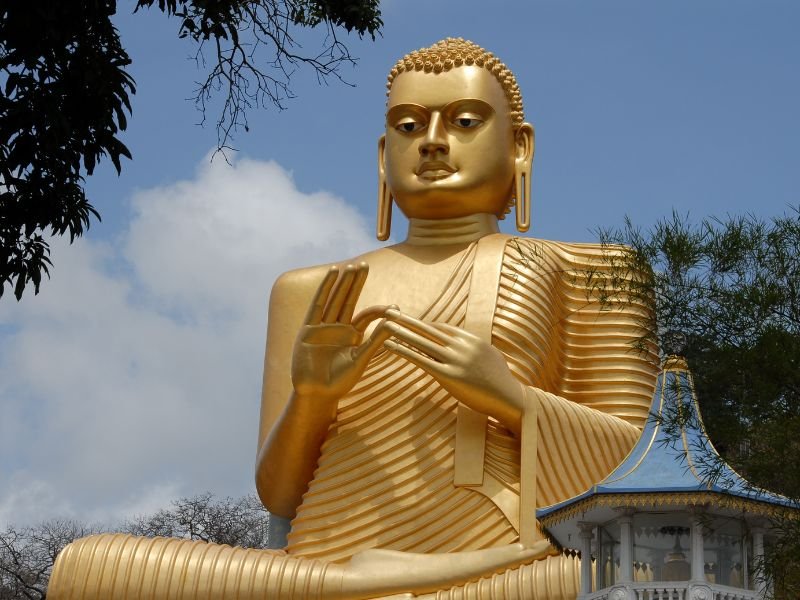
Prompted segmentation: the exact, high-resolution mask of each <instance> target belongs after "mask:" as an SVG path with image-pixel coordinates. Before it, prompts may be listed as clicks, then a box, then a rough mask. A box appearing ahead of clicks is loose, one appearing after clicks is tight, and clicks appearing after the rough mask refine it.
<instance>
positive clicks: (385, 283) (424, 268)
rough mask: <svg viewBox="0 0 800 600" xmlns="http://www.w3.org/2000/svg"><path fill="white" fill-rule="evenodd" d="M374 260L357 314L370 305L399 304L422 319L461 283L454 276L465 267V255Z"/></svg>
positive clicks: (370, 261)
mask: <svg viewBox="0 0 800 600" xmlns="http://www.w3.org/2000/svg"><path fill="white" fill-rule="evenodd" d="M370 258H371V260H369V261H368V264H369V265H370V271H369V276H368V277H367V281H366V283H365V284H364V289H363V291H362V292H361V296H360V298H359V301H358V305H357V309H356V310H357V311H358V310H363V309H364V308H367V307H370V306H380V305H391V304H395V305H397V306H398V307H399V308H400V310H401V311H403V312H404V313H406V314H409V315H413V316H421V315H423V314H424V313H425V312H426V311H427V310H428V309H429V308H430V307H431V306H432V305H434V304H435V303H436V301H437V299H439V298H440V297H441V295H442V294H443V293H444V292H446V291H447V289H448V286H449V285H457V284H458V283H457V282H455V281H454V275H456V274H457V271H458V270H459V268H461V270H463V268H464V264H463V262H464V256H463V253H457V254H455V255H453V256H450V257H446V258H443V259H440V260H430V261H420V260H415V259H414V258H412V257H406V256H400V257H397V256H395V257H392V259H393V260H386V257H384V256H381V255H377V256H375V257H370ZM467 283H468V282H467ZM461 284H462V285H463V282H461Z"/></svg>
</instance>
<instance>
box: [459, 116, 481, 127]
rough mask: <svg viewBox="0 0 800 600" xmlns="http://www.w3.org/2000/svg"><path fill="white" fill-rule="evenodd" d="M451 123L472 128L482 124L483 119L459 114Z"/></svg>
mask: <svg viewBox="0 0 800 600" xmlns="http://www.w3.org/2000/svg"><path fill="white" fill-rule="evenodd" d="M453 123H454V124H455V125H456V126H458V127H461V128H462V129H473V128H475V127H479V126H480V125H482V124H483V119H479V118H477V117H474V116H472V115H460V116H458V117H456V118H455V119H454V120H453Z"/></svg>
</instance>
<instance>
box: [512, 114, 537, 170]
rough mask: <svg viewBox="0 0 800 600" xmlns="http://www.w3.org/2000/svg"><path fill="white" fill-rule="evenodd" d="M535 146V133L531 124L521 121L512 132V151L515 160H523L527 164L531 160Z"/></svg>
mask: <svg viewBox="0 0 800 600" xmlns="http://www.w3.org/2000/svg"><path fill="white" fill-rule="evenodd" d="M535 148H536V134H535V132H534V130H533V125H531V124H530V123H523V124H522V125H520V126H519V127H518V128H517V130H516V132H515V134H514V153H515V158H516V160H524V161H526V162H527V163H528V164H530V162H531V161H532V160H533V153H534V150H535Z"/></svg>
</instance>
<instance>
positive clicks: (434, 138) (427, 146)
mask: <svg viewBox="0 0 800 600" xmlns="http://www.w3.org/2000/svg"><path fill="white" fill-rule="evenodd" d="M437 152H439V153H441V154H447V153H448V152H450V144H449V143H448V141H447V129H446V128H445V126H444V121H443V120H442V115H441V114H440V113H438V112H435V113H433V115H431V120H430V123H428V130H427V131H426V132H425V137H424V138H423V140H422V142H421V143H420V145H419V153H420V155H422V156H430V155H432V154H436V153H437Z"/></svg>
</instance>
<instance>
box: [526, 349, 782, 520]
mask: <svg viewBox="0 0 800 600" xmlns="http://www.w3.org/2000/svg"><path fill="white" fill-rule="evenodd" d="M668 423H674V424H673V425H668ZM659 492H665V493H675V492H716V493H720V494H729V495H734V496H740V497H745V498H748V499H750V500H756V501H760V502H767V503H770V504H780V505H783V506H793V507H796V505H795V504H794V503H792V502H791V501H790V500H789V499H787V498H785V497H783V496H779V495H777V494H773V493H771V492H767V491H765V490H760V489H757V488H755V487H754V486H752V485H751V484H749V483H748V482H747V481H746V480H745V479H744V478H743V477H741V476H740V475H739V474H738V473H736V472H735V471H734V470H733V469H732V468H731V467H730V466H728V464H727V463H725V461H723V460H722V458H721V457H720V456H719V454H717V451H716V450H715V449H714V446H713V445H712V444H711V441H710V440H709V439H708V436H707V435H706V432H705V428H704V427H703V422H702V419H701V418H700V411H699V409H698V406H697V396H696V395H695V391H694V384H693V382H692V375H691V373H690V372H689V370H688V369H687V368H686V364H685V362H684V361H683V360H682V359H675V358H673V359H671V360H668V361H667V364H666V365H665V368H664V369H663V370H662V372H661V373H660V374H659V376H658V383H657V384H656V390H655V393H654V394H653V402H652V404H651V406H650V418H649V419H648V421H647V424H646V425H645V428H644V431H643V432H642V435H641V437H640V438H639V441H638V442H637V443H636V445H635V446H634V448H633V450H631V452H630V453H629V454H628V456H627V457H625V459H624V460H623V461H622V463H620V464H619V466H618V467H617V468H616V469H614V471H612V472H611V474H610V475H608V477H606V478H605V479H603V480H602V481H601V482H600V483H598V484H596V485H594V486H593V487H592V488H591V489H589V490H587V491H586V492H584V493H583V494H581V495H579V496H576V497H574V498H571V499H569V500H566V501H564V502H561V503H559V504H554V505H553V506H548V507H545V508H542V509H540V510H537V511H536V514H537V517H538V518H543V517H545V516H547V515H550V514H552V513H555V512H557V511H560V510H562V509H564V508H566V507H568V506H571V505H572V504H575V503H576V502H579V501H581V500H584V499H586V498H589V497H591V496H594V495H600V494H637V493H647V494H653V493H659Z"/></svg>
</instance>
